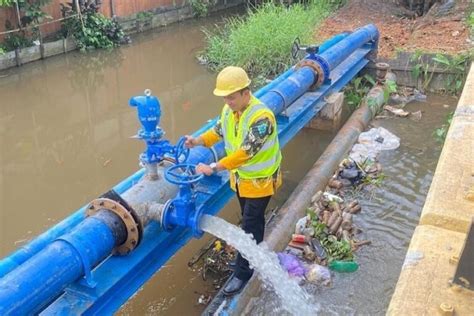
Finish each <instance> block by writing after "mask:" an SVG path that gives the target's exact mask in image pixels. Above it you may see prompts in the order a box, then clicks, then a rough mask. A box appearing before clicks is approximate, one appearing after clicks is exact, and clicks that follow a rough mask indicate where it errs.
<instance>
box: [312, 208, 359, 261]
mask: <svg viewBox="0 0 474 316" xmlns="http://www.w3.org/2000/svg"><path fill="white" fill-rule="evenodd" d="M307 213H308V214H309V216H310V218H311V225H312V226H313V228H314V237H316V238H317V239H318V240H319V241H320V242H321V245H323V247H324V249H325V250H326V252H327V254H328V262H329V263H330V262H332V261H334V260H342V261H351V260H353V259H354V254H353V253H352V248H351V244H350V242H349V241H347V240H344V239H341V240H337V238H336V236H334V235H331V234H329V232H328V229H327V226H326V224H324V223H322V222H320V221H319V219H318V216H317V215H316V214H315V213H314V211H313V210H311V209H308V210H307Z"/></svg>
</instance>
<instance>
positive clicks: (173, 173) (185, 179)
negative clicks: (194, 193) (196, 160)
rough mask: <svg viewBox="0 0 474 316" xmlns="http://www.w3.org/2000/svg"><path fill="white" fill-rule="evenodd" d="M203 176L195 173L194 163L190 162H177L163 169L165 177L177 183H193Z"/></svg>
mask: <svg viewBox="0 0 474 316" xmlns="http://www.w3.org/2000/svg"><path fill="white" fill-rule="evenodd" d="M203 177H204V175H203V174H197V173H196V165H191V164H177V165H174V166H172V167H169V168H168V169H166V171H165V179H166V180H168V182H170V183H173V184H177V185H185V184H193V183H196V182H198V181H200V180H201V179H202V178H203Z"/></svg>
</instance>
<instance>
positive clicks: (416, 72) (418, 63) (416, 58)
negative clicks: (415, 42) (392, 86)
mask: <svg viewBox="0 0 474 316" xmlns="http://www.w3.org/2000/svg"><path fill="white" fill-rule="evenodd" d="M410 61H411V62H414V63H415V65H414V66H413V68H412V71H411V74H412V77H413V79H414V80H415V81H416V82H418V80H419V79H420V78H422V90H426V89H427V88H428V86H429V85H430V82H431V80H432V79H433V75H434V72H430V71H429V64H428V63H427V62H424V61H423V52H422V51H420V50H417V51H416V52H415V53H414V54H413V55H411V57H410Z"/></svg>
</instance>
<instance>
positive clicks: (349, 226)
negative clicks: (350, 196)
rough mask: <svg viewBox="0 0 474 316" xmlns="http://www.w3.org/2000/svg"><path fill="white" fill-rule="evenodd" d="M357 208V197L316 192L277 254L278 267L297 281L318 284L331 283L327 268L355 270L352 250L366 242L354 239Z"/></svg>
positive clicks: (345, 270) (339, 270)
mask: <svg viewBox="0 0 474 316" xmlns="http://www.w3.org/2000/svg"><path fill="white" fill-rule="evenodd" d="M328 188H329V187H328ZM329 190H330V191H331V190H332V189H331V188H329ZM360 211H361V206H360V205H359V203H358V201H357V200H352V201H348V202H345V201H344V200H343V198H341V197H340V196H338V195H334V194H332V193H330V192H321V191H319V192H318V193H316V194H315V195H314V196H313V198H312V201H311V206H310V207H309V208H308V209H307V215H306V216H305V217H303V218H301V219H300V220H299V221H298V222H297V223H296V227H295V232H294V234H293V235H292V238H291V241H290V243H289V244H288V246H287V247H286V249H285V251H284V252H283V253H279V254H278V255H279V259H280V263H281V264H282V266H283V267H284V268H285V269H286V270H287V271H288V273H289V274H290V275H292V276H295V277H298V278H300V279H301V281H306V282H310V283H313V284H322V285H330V284H331V273H330V271H329V269H331V270H334V271H337V272H353V271H356V270H357V269H358V265H357V263H356V262H355V261H354V260H353V259H354V255H353V252H354V251H355V250H357V248H358V247H360V246H362V245H365V244H369V243H370V242H368V241H363V242H360V241H357V240H355V239H354V235H356V234H357V233H359V232H360V230H359V229H358V228H356V227H354V225H353V221H352V217H353V216H354V215H355V214H357V213H359V212H360Z"/></svg>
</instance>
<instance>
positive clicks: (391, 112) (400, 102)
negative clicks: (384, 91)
mask: <svg viewBox="0 0 474 316" xmlns="http://www.w3.org/2000/svg"><path fill="white" fill-rule="evenodd" d="M413 101H416V102H426V95H424V94H423V93H421V92H420V91H418V90H417V89H413V88H408V87H404V88H399V89H398V92H397V93H392V94H391V95H390V98H389V100H388V103H389V104H388V105H385V106H384V107H383V110H384V112H383V113H382V114H379V115H377V116H376V119H385V118H389V117H408V118H410V119H412V120H414V121H420V120H421V116H422V114H421V111H416V112H409V111H406V110H405V109H404V108H405V106H406V105H407V104H408V103H410V102H413Z"/></svg>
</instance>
